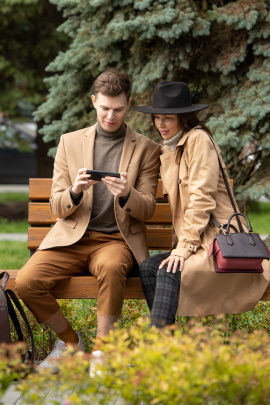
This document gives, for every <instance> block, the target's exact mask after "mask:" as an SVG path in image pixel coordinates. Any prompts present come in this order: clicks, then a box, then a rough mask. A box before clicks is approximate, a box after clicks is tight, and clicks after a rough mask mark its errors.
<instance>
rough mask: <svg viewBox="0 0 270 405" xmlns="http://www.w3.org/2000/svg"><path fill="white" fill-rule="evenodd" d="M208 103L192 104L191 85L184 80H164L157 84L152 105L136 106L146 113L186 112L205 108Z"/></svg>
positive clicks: (137, 109)
mask: <svg viewBox="0 0 270 405" xmlns="http://www.w3.org/2000/svg"><path fill="white" fill-rule="evenodd" d="M207 107H209V106H208V104H192V99H191V94H190V90H189V87H188V85H187V84H186V83H183V82H170V81H164V82H160V83H158V84H157V85H156V87H155V90H154V93H153V97H152V105H145V106H139V107H134V108H133V109H134V110H135V111H139V112H143V113H146V114H185V113H189V112H193V111H199V110H203V109H204V108H207Z"/></svg>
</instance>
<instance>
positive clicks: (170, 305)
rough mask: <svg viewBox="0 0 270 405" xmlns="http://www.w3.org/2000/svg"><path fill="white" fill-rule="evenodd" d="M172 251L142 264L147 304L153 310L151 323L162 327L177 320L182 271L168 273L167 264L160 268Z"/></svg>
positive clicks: (142, 279)
mask: <svg viewBox="0 0 270 405" xmlns="http://www.w3.org/2000/svg"><path fill="white" fill-rule="evenodd" d="M169 256H170V252H166V253H160V254H157V255H154V256H150V257H148V258H147V259H146V260H144V261H143V262H142V264H141V266H140V277H141V283H142V287H143V292H144V295H145V298H146V302H147V305H148V307H149V309H150V311H151V314H150V321H151V323H150V324H151V325H153V326H156V327H157V328H161V327H163V326H166V325H171V324H173V323H174V322H175V314H176V311H177V306H178V298H179V291H180V279H181V272H180V270H179V267H178V268H177V270H176V272H175V273H172V272H170V273H167V271H166V270H167V265H166V266H164V267H163V268H162V269H159V265H160V263H161V262H162V261H163V260H164V259H166V258H167V257H169Z"/></svg>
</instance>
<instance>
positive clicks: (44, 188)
mask: <svg viewBox="0 0 270 405" xmlns="http://www.w3.org/2000/svg"><path fill="white" fill-rule="evenodd" d="M51 186H52V180H51V179H30V181H29V199H30V202H29V213H28V222H29V225H30V227H29V228H28V248H29V249H30V250H31V251H35V250H36V249H37V248H38V246H39V245H40V243H41V241H42V240H43V238H44V237H45V236H46V235H47V233H48V232H49V230H50V228H51V226H52V225H53V224H54V223H55V221H56V217H55V216H54V214H53V213H52V211H51V208H50V204H49V198H50V195H51ZM145 224H146V226H147V241H148V246H149V249H151V250H156V249H157V250H168V249H170V247H171V241H172V232H171V224H172V216H171V212H170V208H169V204H168V202H167V200H166V199H165V198H164V197H163V195H162V180H159V183H158V190H157V204H156V209H155V213H154V215H153V216H152V218H151V219H149V220H148V221H146V223H145Z"/></svg>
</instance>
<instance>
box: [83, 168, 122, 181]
mask: <svg viewBox="0 0 270 405" xmlns="http://www.w3.org/2000/svg"><path fill="white" fill-rule="evenodd" d="M86 174H91V177H90V178H89V180H97V181H100V180H101V179H102V178H103V177H108V176H109V177H118V178H119V179H120V173H115V172H103V171H101V170H87V171H86Z"/></svg>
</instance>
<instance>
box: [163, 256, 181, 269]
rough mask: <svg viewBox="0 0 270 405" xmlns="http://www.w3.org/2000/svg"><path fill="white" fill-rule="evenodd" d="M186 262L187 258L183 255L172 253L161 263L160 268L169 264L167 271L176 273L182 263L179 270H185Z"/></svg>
mask: <svg viewBox="0 0 270 405" xmlns="http://www.w3.org/2000/svg"><path fill="white" fill-rule="evenodd" d="M184 263H185V259H184V258H183V257H181V256H174V255H170V256H169V257H167V259H165V260H163V261H162V262H161V263H160V265H159V269H162V267H164V266H165V265H166V264H168V267H167V273H170V272H172V273H175V272H176V270H177V268H178V265H179V264H180V269H179V270H180V271H183V269H184Z"/></svg>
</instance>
